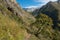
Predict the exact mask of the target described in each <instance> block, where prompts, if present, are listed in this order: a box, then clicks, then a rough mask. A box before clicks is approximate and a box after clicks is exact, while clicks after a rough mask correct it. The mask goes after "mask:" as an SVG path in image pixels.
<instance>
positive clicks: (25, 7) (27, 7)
mask: <svg viewBox="0 0 60 40" xmlns="http://www.w3.org/2000/svg"><path fill="white" fill-rule="evenodd" d="M37 7H38V6H28V7H25V8H37Z"/></svg>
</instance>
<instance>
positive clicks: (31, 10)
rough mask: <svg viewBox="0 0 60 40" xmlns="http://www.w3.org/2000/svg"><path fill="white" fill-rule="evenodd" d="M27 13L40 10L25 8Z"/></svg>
mask: <svg viewBox="0 0 60 40" xmlns="http://www.w3.org/2000/svg"><path fill="white" fill-rule="evenodd" d="M23 9H24V10H25V11H27V12H33V11H35V10H36V9H38V8H23Z"/></svg>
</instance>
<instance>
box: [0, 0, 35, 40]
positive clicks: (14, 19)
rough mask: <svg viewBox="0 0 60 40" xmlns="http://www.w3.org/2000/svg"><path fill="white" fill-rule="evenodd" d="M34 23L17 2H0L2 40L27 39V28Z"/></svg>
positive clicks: (3, 0) (31, 17) (13, 0)
mask: <svg viewBox="0 0 60 40" xmlns="http://www.w3.org/2000/svg"><path fill="white" fill-rule="evenodd" d="M34 21H35V18H34V17H33V16H32V15H30V14H29V13H26V12H25V11H23V10H22V9H21V8H20V6H19V5H18V4H17V3H16V1H15V0H0V40H24V39H26V35H25V34H26V33H27V32H26V30H25V27H27V25H29V24H30V23H33V22H34ZM27 35H28V33H27Z"/></svg>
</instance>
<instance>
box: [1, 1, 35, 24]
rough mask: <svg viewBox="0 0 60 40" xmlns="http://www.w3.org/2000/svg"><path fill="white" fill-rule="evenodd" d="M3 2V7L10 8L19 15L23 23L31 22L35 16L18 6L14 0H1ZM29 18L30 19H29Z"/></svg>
mask: <svg viewBox="0 0 60 40" xmlns="http://www.w3.org/2000/svg"><path fill="white" fill-rule="evenodd" d="M2 1H3V2H4V5H5V7H6V8H7V9H8V10H10V11H11V12H12V13H14V14H15V15H17V16H18V17H20V18H21V19H22V20H23V21H24V22H25V23H27V24H29V23H28V22H32V20H35V18H34V17H33V16H32V15H30V14H29V13H27V12H25V11H24V10H22V8H20V6H19V5H18V4H17V3H16V0H2ZM30 19H31V20H30Z"/></svg>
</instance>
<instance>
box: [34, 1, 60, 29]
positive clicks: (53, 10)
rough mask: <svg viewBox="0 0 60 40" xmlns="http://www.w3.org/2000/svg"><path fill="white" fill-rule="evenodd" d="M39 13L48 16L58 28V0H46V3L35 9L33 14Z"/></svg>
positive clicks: (59, 11)
mask: <svg viewBox="0 0 60 40" xmlns="http://www.w3.org/2000/svg"><path fill="white" fill-rule="evenodd" d="M36 13H37V15H39V13H44V14H46V15H48V16H50V17H51V18H52V19H53V20H54V28H55V26H56V27H58V28H59V25H60V3H58V2H51V1H50V2H48V3H47V4H46V5H44V6H42V7H41V8H40V9H37V10H36V11H34V12H33V14H36Z"/></svg>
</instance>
